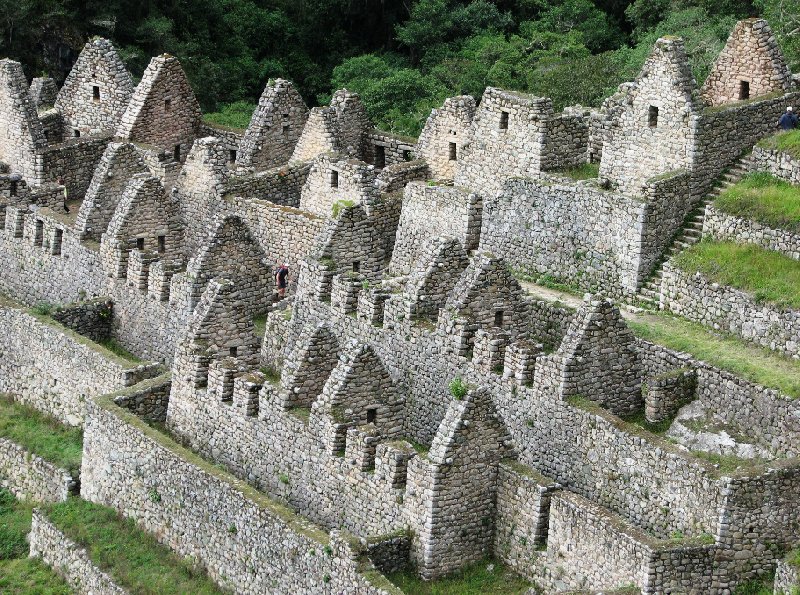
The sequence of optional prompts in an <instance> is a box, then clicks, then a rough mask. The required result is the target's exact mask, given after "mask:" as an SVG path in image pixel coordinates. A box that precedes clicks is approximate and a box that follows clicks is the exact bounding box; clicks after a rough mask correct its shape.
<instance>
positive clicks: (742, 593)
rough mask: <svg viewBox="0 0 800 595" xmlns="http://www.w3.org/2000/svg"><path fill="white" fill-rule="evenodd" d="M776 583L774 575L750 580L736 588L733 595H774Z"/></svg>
mask: <svg viewBox="0 0 800 595" xmlns="http://www.w3.org/2000/svg"><path fill="white" fill-rule="evenodd" d="M774 583H775V578H774V577H773V576H769V577H767V578H765V579H763V580H752V581H748V582H746V583H744V584H742V585H739V586H738V587H736V588H734V590H733V595H772V593H773V585H774ZM793 593H794V592H793Z"/></svg>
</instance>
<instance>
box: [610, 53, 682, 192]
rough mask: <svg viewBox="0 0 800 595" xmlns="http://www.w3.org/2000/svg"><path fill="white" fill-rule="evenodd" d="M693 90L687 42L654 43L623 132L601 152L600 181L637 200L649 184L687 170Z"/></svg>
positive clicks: (624, 118)
mask: <svg viewBox="0 0 800 595" xmlns="http://www.w3.org/2000/svg"><path fill="white" fill-rule="evenodd" d="M694 88H695V82H694V78H693V76H692V71H691V68H690V66H689V60H688V58H687V56H686V51H685V48H684V43H683V40H682V39H680V38H674V37H670V38H667V37H662V38H661V39H659V40H658V41H656V44H655V46H654V47H653V50H652V52H651V53H650V56H649V57H648V58H647V60H646V62H645V64H644V66H643V67H642V70H641V72H640V74H639V76H638V77H637V78H636V81H635V82H634V84H633V86H632V87H631V89H630V92H629V94H628V96H627V106H626V107H625V109H624V110H623V111H622V113H621V114H620V123H619V128H618V129H617V130H616V131H615V132H614V134H613V136H612V137H611V138H610V139H609V140H608V141H607V142H606V143H605V144H604V146H603V158H602V161H601V162H600V177H602V178H607V179H609V180H610V181H611V182H612V183H613V184H615V185H617V186H618V187H619V189H620V191H622V192H623V193H625V194H633V195H636V194H639V193H640V192H641V187H642V185H643V184H644V183H645V182H646V181H647V180H649V179H651V178H655V177H657V176H659V175H660V174H664V173H667V172H672V171H676V170H681V169H688V167H689V165H690V163H691V155H690V153H691V121H690V119H691V116H692V115H693V114H694V113H695V111H696V109H695V106H694V103H693V99H692V92H693V91H694Z"/></svg>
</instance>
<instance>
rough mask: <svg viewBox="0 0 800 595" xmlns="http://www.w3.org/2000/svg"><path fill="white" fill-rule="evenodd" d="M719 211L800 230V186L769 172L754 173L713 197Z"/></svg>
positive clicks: (772, 225)
mask: <svg viewBox="0 0 800 595" xmlns="http://www.w3.org/2000/svg"><path fill="white" fill-rule="evenodd" d="M714 206H715V207H717V208H718V209H719V210H720V211H722V212H725V213H729V214H730V215H736V216H737V217H742V218H744V219H752V220H753V221H758V222H759V223H762V224H763V225H766V226H769V227H775V228H779V229H787V230H789V231H793V232H797V233H800V188H798V187H797V186H792V185H791V184H789V183H788V182H786V181H784V180H781V179H779V178H776V177H775V176H773V175H771V174H768V173H763V172H759V173H753V174H750V175H748V176H746V177H745V178H743V179H742V180H741V181H740V182H739V183H738V184H736V185H735V186H731V187H730V188H728V189H727V190H725V191H724V192H722V193H721V194H720V195H719V197H717V199H716V200H715V201H714Z"/></svg>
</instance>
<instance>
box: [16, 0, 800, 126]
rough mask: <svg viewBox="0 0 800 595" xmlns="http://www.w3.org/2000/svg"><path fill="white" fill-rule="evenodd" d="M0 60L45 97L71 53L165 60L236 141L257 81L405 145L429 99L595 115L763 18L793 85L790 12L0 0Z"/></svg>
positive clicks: (796, 25)
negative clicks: (520, 103)
mask: <svg viewBox="0 0 800 595" xmlns="http://www.w3.org/2000/svg"><path fill="white" fill-rule="evenodd" d="M0 3H1V4H2V13H1V14H2V15H3V16H2V19H0V36H1V38H0V43H1V44H2V48H0V53H2V54H3V55H4V56H8V57H10V58H13V59H15V60H18V61H20V62H22V64H23V65H24V67H25V70H26V73H27V74H28V76H43V75H49V76H53V77H54V78H56V79H57V80H58V81H59V83H60V82H61V81H62V80H63V78H64V77H65V76H66V74H67V73H68V71H69V68H70V66H71V64H72V62H74V60H75V58H76V57H77V53H78V52H79V51H80V48H81V47H82V46H83V43H84V42H85V41H86V40H87V39H88V38H90V37H91V36H94V35H100V36H103V37H108V38H110V39H111V40H113V41H114V43H115V44H116V46H117V48H118V49H119V51H120V54H121V56H122V58H123V60H124V61H125V63H126V65H127V66H128V68H129V69H130V71H131V73H132V74H133V75H134V77H135V78H137V77H139V76H141V73H142V72H143V71H144V68H145V67H146V66H147V63H148V61H149V60H150V57H151V56H154V55H157V54H160V53H164V52H168V53H170V54H173V55H175V56H177V57H178V58H180V60H181V63H182V64H183V66H184V68H185V70H186V72H187V74H188V76H189V78H190V80H191V82H192V85H193V87H194V89H195V92H196V93H197V96H198V98H199V100H200V103H201V105H202V107H203V110H204V112H206V113H207V114H210V118H211V119H212V120H214V121H217V122H219V123H222V124H227V125H230V126H234V127H243V126H246V124H247V121H248V120H249V117H250V114H251V112H252V109H253V106H254V104H255V103H256V101H257V100H258V96H259V95H260V93H261V91H262V89H263V87H264V85H265V83H266V81H267V80H268V79H270V78H276V77H283V78H287V79H290V80H292V81H294V83H295V84H296V85H297V87H298V89H299V90H300V92H301V93H302V95H303V97H304V98H305V100H306V102H307V103H308V104H309V105H310V106H313V105H320V104H324V103H327V101H328V100H329V98H330V95H331V93H332V92H333V91H334V90H336V89H338V88H342V87H347V88H348V89H350V90H353V91H356V92H358V93H360V94H361V96H362V98H363V100H364V102H365V103H366V105H367V107H368V109H369V111H370V114H371V116H372V118H373V119H374V121H375V123H376V124H377V126H378V127H379V128H381V129H384V130H387V131H392V132H396V133H401V134H409V135H416V134H418V133H419V130H420V129H421V127H422V125H423V124H424V122H425V118H426V117H427V115H428V113H429V112H430V110H431V108H433V107H436V106H438V105H440V104H441V102H442V100H443V99H444V98H445V97H448V96H452V95H457V94H470V95H474V96H476V97H480V95H481V93H482V92H483V89H484V88H485V87H486V86H488V85H492V86H499V87H503V88H506V89H513V90H518V91H526V92H529V93H533V94H535V95H542V96H547V97H551V98H552V99H553V103H554V106H555V108H556V109H560V108H562V107H564V106H566V105H574V104H581V105H584V106H594V105H598V104H599V103H600V102H601V101H602V100H603V98H604V97H606V96H608V95H609V94H611V93H613V92H614V90H615V89H616V87H617V86H618V85H619V84H620V83H621V82H624V81H626V80H631V79H632V78H633V77H634V76H635V75H636V73H637V72H638V70H639V68H640V66H641V65H642V63H643V61H644V59H645V57H646V56H647V53H648V52H649V50H650V48H651V47H652V44H653V42H654V41H655V40H656V39H657V38H658V37H659V36H662V35H679V36H681V37H683V38H684V39H685V41H686V47H687V51H688V53H689V55H690V58H691V62H692V67H693V70H694V75H695V77H696V79H697V81H698V83H702V81H703V80H704V78H705V76H706V74H707V73H708V70H709V67H710V65H711V63H712V61H713V60H714V58H715V57H716V55H717V53H718V52H719V51H720V49H721V48H722V46H723V45H724V42H725V39H726V38H727V35H728V33H729V32H730V30H731V28H732V26H733V24H734V23H735V22H736V21H737V20H738V19H741V18H746V17H750V16H763V17H764V18H767V19H768V20H769V21H770V23H771V25H772V27H773V30H774V31H775V34H776V36H777V37H778V40H779V42H780V43H781V46H782V47H783V50H784V53H785V54H786V58H787V60H788V62H789V64H790V66H791V67H792V70H793V71H796V70H797V69H798V67H800V0H752V1H751V0H635V1H633V2H628V1H626V0H594V1H593V0H135V1H133V0H13V1H12V0H0Z"/></svg>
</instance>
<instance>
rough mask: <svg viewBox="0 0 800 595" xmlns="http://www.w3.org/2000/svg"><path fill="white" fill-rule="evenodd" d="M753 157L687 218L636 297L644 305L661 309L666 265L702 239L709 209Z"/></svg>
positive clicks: (739, 163) (738, 164) (729, 173)
mask: <svg viewBox="0 0 800 595" xmlns="http://www.w3.org/2000/svg"><path fill="white" fill-rule="evenodd" d="M749 162H750V155H749V154H747V155H745V156H743V157H741V158H740V159H739V160H738V161H736V162H735V163H734V164H733V165H732V166H731V167H730V168H728V169H727V170H726V171H725V173H724V174H722V176H721V177H720V178H719V180H717V182H716V184H715V185H714V187H713V188H712V189H711V191H710V192H709V193H708V194H706V196H705V197H704V198H703V200H701V201H700V202H699V203H698V204H697V205H696V206H695V207H694V208H693V209H692V210H691V211H690V212H689V214H688V215H687V216H686V221H685V222H684V224H683V228H682V229H681V231H680V233H679V235H678V236H677V237H676V238H675V240H674V241H673V242H672V244H671V245H670V246H669V248H667V249H666V250H665V251H664V255H663V256H662V258H661V261H660V262H659V264H658V265H656V268H655V270H654V271H653V274H652V275H650V277H649V278H648V279H647V281H645V283H644V284H643V285H642V287H641V288H640V289H639V293H638V295H637V297H638V298H639V300H640V301H641V302H644V303H646V304H647V305H649V306H651V307H653V308H658V306H659V296H660V294H661V278H662V276H663V272H664V263H665V262H667V261H668V260H671V259H672V258H674V257H675V256H677V255H678V254H680V253H681V252H683V251H684V250H686V249H687V248H688V247H690V246H693V245H694V244H696V243H697V242H699V241H700V240H701V238H702V237H703V220H704V219H705V216H706V208H707V207H708V205H710V204H711V203H712V202H714V200H715V199H716V198H717V197H718V196H719V195H720V194H721V193H722V192H724V191H725V190H727V189H728V188H730V187H731V186H733V185H734V184H736V183H737V182H738V181H739V180H741V179H742V178H743V177H744V176H745V175H746V174H747V173H748V172H749V164H750V163H749Z"/></svg>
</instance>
